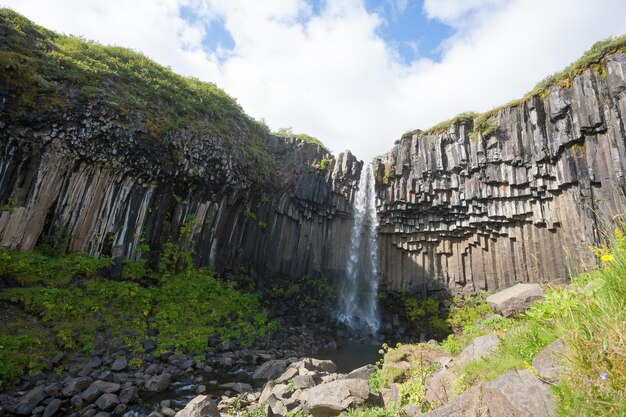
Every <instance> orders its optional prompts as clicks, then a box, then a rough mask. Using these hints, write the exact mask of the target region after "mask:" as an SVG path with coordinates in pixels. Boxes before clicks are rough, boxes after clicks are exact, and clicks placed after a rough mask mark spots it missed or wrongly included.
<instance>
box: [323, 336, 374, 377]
mask: <svg viewBox="0 0 626 417" xmlns="http://www.w3.org/2000/svg"><path fill="white" fill-rule="evenodd" d="M379 349H380V345H379V344H363V343H355V342H353V343H346V344H344V345H341V346H339V347H338V348H337V349H333V350H328V351H323V352H319V353H316V354H313V355H311V356H312V357H314V358H317V359H330V360H332V361H333V362H335V364H337V372H340V373H347V372H350V371H352V370H354V369H356V368H359V367H361V366H364V365H368V364H376V362H377V361H378V360H380V359H381V357H382V356H381V355H380V354H379V353H378V350H379Z"/></svg>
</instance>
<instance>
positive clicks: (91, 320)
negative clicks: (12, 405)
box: [0, 249, 273, 389]
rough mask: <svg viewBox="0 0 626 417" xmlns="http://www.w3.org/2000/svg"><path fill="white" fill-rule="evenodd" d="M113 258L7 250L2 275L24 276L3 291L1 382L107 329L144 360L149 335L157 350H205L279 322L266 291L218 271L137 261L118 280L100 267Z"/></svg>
mask: <svg viewBox="0 0 626 417" xmlns="http://www.w3.org/2000/svg"><path fill="white" fill-rule="evenodd" d="M177 255H180V254H179V253H178V254H177ZM177 255H174V256H177ZM110 265H111V261H110V260H109V259H97V258H91V257H89V256H86V255H80V254H72V255H64V256H46V255H44V254H42V253H38V252H14V251H6V250H2V249H0V279H3V280H8V281H13V282H14V283H16V284H19V287H13V288H6V289H3V290H0V389H2V388H3V385H5V386H6V385H7V384H9V383H10V381H11V380H12V379H13V378H15V377H19V376H21V375H23V374H25V373H26V374H28V373H37V372H39V371H40V370H41V369H43V368H44V367H45V365H46V359H50V358H52V357H54V356H55V354H56V353H57V352H61V351H62V352H77V351H83V352H84V353H87V354H88V353H89V352H91V351H92V350H93V349H94V348H95V347H96V345H97V343H98V333H103V334H105V335H106V340H107V343H108V345H110V346H112V345H116V346H118V347H120V348H124V349H127V350H128V352H129V355H130V357H129V359H130V363H131V366H135V367H137V366H139V365H141V363H142V359H141V358H142V357H143V346H142V342H143V341H144V340H145V339H147V338H149V339H152V340H153V341H154V342H155V344H156V346H157V351H156V354H158V353H159V352H161V351H166V350H169V349H171V348H172V347H173V348H174V349H175V350H178V351H181V352H188V353H195V354H202V353H203V352H204V351H205V350H206V349H207V343H208V340H209V336H218V337H220V338H221V339H222V340H223V341H228V340H239V341H241V342H242V343H248V342H251V341H252V340H254V339H255V338H256V337H260V336H262V335H264V334H265V332H266V331H267V329H268V328H272V326H273V324H272V323H270V322H269V321H268V319H267V316H266V314H265V312H264V309H263V308H262V306H261V304H260V299H259V295H258V294H255V293H246V292H245V291H242V290H239V289H238V288H237V285H236V283H234V282H220V281H218V280H217V279H216V278H215V276H214V274H213V272H212V271H211V270H208V269H195V268H191V267H188V268H186V267H184V268H178V269H169V270H168V269H164V268H161V270H160V271H158V272H157V271H150V270H149V269H147V268H146V267H145V265H143V262H142V261H128V263H127V264H126V265H125V266H124V268H123V271H122V280H115V281H114V280H109V279H107V278H105V276H103V275H102V274H100V271H101V270H102V269H103V268H106V267H108V266H110ZM3 323H4V324H6V323H9V324H10V325H9V324H7V325H4V324H3Z"/></svg>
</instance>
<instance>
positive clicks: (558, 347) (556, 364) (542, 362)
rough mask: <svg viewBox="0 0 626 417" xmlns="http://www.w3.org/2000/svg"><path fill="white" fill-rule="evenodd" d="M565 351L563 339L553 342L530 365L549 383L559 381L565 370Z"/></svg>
mask: <svg viewBox="0 0 626 417" xmlns="http://www.w3.org/2000/svg"><path fill="white" fill-rule="evenodd" d="M565 349H566V347H565V342H563V339H557V340H555V341H554V342H552V343H550V344H549V345H548V346H546V347H545V348H544V349H543V350H542V351H541V352H539V354H538V355H537V356H535V359H533V364H532V365H533V368H535V370H536V371H537V372H538V373H539V375H540V376H541V377H542V378H544V379H547V380H549V381H558V380H560V379H561V375H562V374H563V370H564V369H565V367H564V366H563V360H564V357H563V355H564V354H565Z"/></svg>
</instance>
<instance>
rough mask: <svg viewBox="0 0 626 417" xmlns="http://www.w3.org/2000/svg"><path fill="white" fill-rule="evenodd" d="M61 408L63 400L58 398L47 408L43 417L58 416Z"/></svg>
mask: <svg viewBox="0 0 626 417" xmlns="http://www.w3.org/2000/svg"><path fill="white" fill-rule="evenodd" d="M59 408H61V400H59V399H58V398H55V399H53V400H52V401H50V403H48V405H47V406H46V409H45V410H44V412H43V417H52V416H54V415H56V413H57V411H59Z"/></svg>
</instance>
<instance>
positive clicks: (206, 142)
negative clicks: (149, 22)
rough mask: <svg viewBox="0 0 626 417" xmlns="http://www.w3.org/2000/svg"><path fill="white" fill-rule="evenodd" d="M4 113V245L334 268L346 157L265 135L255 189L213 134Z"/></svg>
mask: <svg viewBox="0 0 626 417" xmlns="http://www.w3.org/2000/svg"><path fill="white" fill-rule="evenodd" d="M5 98H6V97H0V102H2V103H5V102H7V100H5ZM8 105H10V102H9V103H8ZM0 110H1V109H0ZM8 110H9V109H7V107H6V106H5V107H4V111H5V112H4V114H2V113H0V116H1V117H0V205H2V207H1V210H2V211H0V246H2V247H5V248H11V249H22V250H29V249H33V248H35V247H36V246H37V245H38V244H41V243H42V242H47V243H50V242H52V243H54V244H57V245H59V244H61V245H63V247H64V249H66V250H68V251H71V252H86V253H89V254H91V255H94V256H99V255H105V256H113V257H115V258H120V259H121V258H131V259H137V258H138V257H139V256H141V255H142V254H141V253H140V250H141V249H142V248H143V250H144V251H146V246H145V244H147V245H148V246H149V248H150V250H149V253H144V254H143V257H144V258H145V257H149V258H150V259H151V260H152V261H153V262H156V260H157V259H158V258H159V256H160V254H161V252H162V250H163V248H164V246H165V245H166V244H168V242H175V243H176V244H178V245H180V246H181V247H182V248H185V249H191V250H193V252H194V254H195V255H194V262H195V263H196V264H197V265H210V266H213V267H215V268H216V269H217V270H218V271H219V272H222V271H234V272H239V271H242V270H243V271H246V272H249V273H251V274H252V275H253V276H257V277H259V276H260V277H265V278H272V277H279V276H280V277H284V278H301V277H302V276H307V275H308V276H312V277H316V276H320V275H326V276H330V277H338V276H339V275H340V274H341V271H342V270H343V266H344V263H345V256H346V254H345V248H344V245H342V244H340V242H345V241H348V240H349V233H350V230H351V224H350V221H351V220H350V212H351V200H352V197H353V193H354V189H355V187H356V184H357V183H358V177H359V175H360V170H361V166H362V163H359V162H357V161H356V158H355V157H354V156H352V155H351V154H350V153H349V152H347V153H342V154H340V155H339V156H338V158H337V159H334V158H333V157H332V156H331V155H329V154H327V152H326V151H325V150H323V149H322V147H320V146H319V145H316V144H310V143H305V142H303V141H301V140H298V139H284V138H278V137H274V136H267V137H265V138H263V140H262V141H261V146H262V147H263V149H262V152H263V154H264V155H266V156H267V158H268V160H267V161H266V162H267V166H268V167H269V169H270V171H271V172H272V177H271V179H270V180H268V181H264V182H260V181H253V180H251V179H250V178H252V176H253V174H254V171H255V170H259V169H260V167H259V166H254V165H250V164H247V162H246V161H245V160H244V159H243V158H242V157H241V155H240V154H238V153H237V152H235V151H234V150H233V146H232V144H230V143H229V142H228V141H227V140H225V139H221V138H220V137H207V136H206V135H205V136H203V135H201V134H196V133H193V132H186V131H184V130H181V131H176V132H171V133H169V134H168V135H167V137H166V138H162V139H164V140H151V139H150V138H148V137H146V134H145V129H143V127H142V126H143V125H142V123H141V120H130V122H129V120H128V116H124V115H121V114H118V113H116V112H114V111H111V108H110V107H109V106H105V105H99V104H98V103H91V104H89V105H87V106H85V107H81V108H79V109H78V110H77V109H74V110H71V111H66V112H65V113H63V114H53V113H45V114H44V113H40V114H34V115H31V116H29V117H27V118H24V117H18V118H14V117H11V116H10V112H9V111H8ZM131 119H132V118H131ZM237 127H239V128H240V130H243V129H244V128H245V125H240V126H237ZM242 135H243V134H242ZM244 136H245V135H244ZM244 139H245V138H244ZM253 143H254V142H251V145H250V146H252V144H253ZM324 160H325V162H324V163H323V164H322V161H324Z"/></svg>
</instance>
